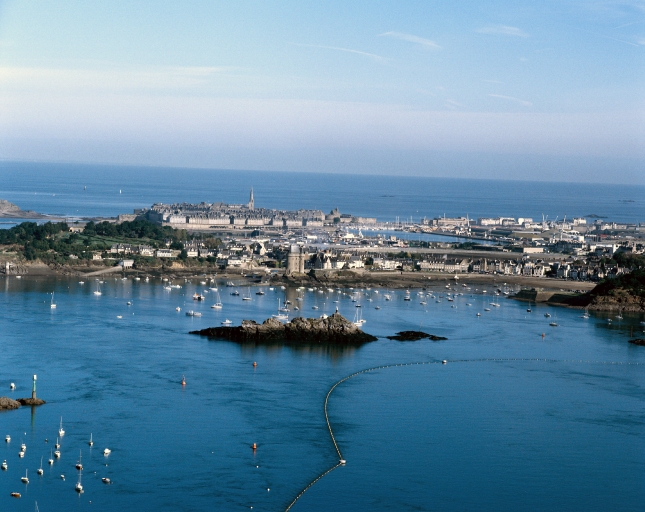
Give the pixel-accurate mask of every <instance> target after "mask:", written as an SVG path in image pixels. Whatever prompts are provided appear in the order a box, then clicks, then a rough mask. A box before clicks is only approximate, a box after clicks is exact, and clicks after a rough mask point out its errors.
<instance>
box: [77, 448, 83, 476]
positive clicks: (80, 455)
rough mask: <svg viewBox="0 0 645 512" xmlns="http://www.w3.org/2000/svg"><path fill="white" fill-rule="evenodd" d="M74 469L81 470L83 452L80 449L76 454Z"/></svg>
mask: <svg viewBox="0 0 645 512" xmlns="http://www.w3.org/2000/svg"><path fill="white" fill-rule="evenodd" d="M76 469H78V470H79V471H83V452H82V451H81V452H80V453H79V455H78V462H77V463H76Z"/></svg>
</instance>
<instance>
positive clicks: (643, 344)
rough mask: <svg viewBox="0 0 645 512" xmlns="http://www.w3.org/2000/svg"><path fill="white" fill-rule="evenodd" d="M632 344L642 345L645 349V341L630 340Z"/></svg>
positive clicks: (639, 339)
mask: <svg viewBox="0 0 645 512" xmlns="http://www.w3.org/2000/svg"><path fill="white" fill-rule="evenodd" d="M629 342H630V343H633V344H634V345H642V346H644V347H645V340H644V339H641V338H636V339H635V340H629Z"/></svg>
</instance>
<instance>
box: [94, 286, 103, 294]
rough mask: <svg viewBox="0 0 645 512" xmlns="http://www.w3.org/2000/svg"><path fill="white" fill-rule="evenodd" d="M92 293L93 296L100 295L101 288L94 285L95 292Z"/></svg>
mask: <svg viewBox="0 0 645 512" xmlns="http://www.w3.org/2000/svg"><path fill="white" fill-rule="evenodd" d="M92 293H94V295H102V293H101V286H100V285H99V284H97V285H96V290H94V291H93V292H92Z"/></svg>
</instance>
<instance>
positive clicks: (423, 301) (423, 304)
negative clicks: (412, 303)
mask: <svg viewBox="0 0 645 512" xmlns="http://www.w3.org/2000/svg"><path fill="white" fill-rule="evenodd" d="M419 304H421V305H422V306H425V305H426V304H427V302H426V301H425V300H422V301H421V302H419Z"/></svg>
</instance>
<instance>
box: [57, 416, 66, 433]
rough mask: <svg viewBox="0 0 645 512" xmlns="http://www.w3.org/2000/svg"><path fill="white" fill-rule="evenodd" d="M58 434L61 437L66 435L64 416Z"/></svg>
mask: <svg viewBox="0 0 645 512" xmlns="http://www.w3.org/2000/svg"><path fill="white" fill-rule="evenodd" d="M58 435H59V436H60V437H63V436H64V435H65V431H64V430H63V418H62V417H61V419H60V427H59V429H58Z"/></svg>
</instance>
